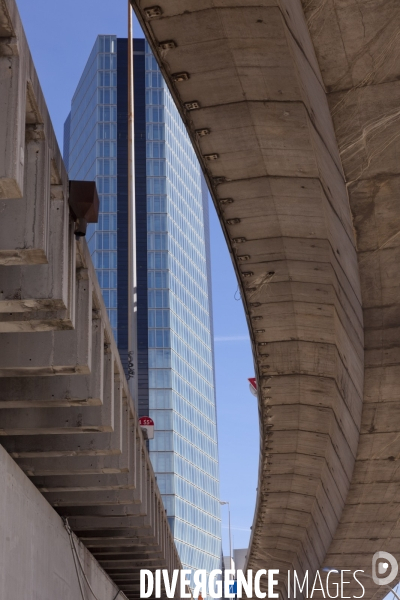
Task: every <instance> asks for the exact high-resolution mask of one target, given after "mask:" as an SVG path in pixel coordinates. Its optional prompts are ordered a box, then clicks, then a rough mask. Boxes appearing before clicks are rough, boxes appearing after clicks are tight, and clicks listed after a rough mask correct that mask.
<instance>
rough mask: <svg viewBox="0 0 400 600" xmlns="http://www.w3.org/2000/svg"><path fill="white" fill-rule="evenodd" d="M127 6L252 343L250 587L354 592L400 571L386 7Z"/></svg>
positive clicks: (393, 143)
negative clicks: (389, 569)
mask: <svg viewBox="0 0 400 600" xmlns="http://www.w3.org/2000/svg"><path fill="white" fill-rule="evenodd" d="M132 6H133V8H134V10H135V12H136V15H137V16H138V19H139V21H140V22H141V24H142V26H143V28H144V31H145V32H146V35H147V36H148V39H149V41H150V43H151V45H152V47H153V50H154V52H155V53H156V55H157V56H158V60H159V63H160V66H161V69H162V71H163V73H164V75H165V78H166V80H167V82H168V85H169V87H170V90H171V92H172V94H173V96H174V99H175V101H176V103H177V106H178V108H179V109H180V112H181V114H182V117H183V119H184V121H185V123H186V126H187V130H188V132H189V135H190V136H191V139H192V141H193V144H194V147H195V149H196V151H197V154H198V157H199V159H200V161H201V163H202V165H203V168H204V172H205V174H206V177H207V180H208V183H209V187H210V190H211V193H212V196H213V199H214V203H215V206H216V210H217V212H218V215H219V218H220V221H221V225H222V227H223V230H224V233H225V237H226V241H227V244H228V247H229V250H230V252H231V256H232V261H233V264H234V267H235V269H236V273H237V276H238V280H239V282H240V286H241V293H242V298H243V302H244V307H245V311H246V315H247V320H248V325H249V330H250V335H251V339H252V344H253V353H254V362H255V368H256V372H257V379H258V386H259V413H260V429H261V447H260V469H259V487H258V494H257V504H256V511H255V517H254V523H253V528H252V537H251V544H250V548H249V553H248V568H253V569H260V568H267V567H268V566H270V567H275V568H277V567H278V568H280V569H281V571H282V572H286V571H287V570H288V569H296V570H297V571H298V572H299V573H300V574H301V573H302V572H304V571H305V570H306V569H309V570H311V571H312V572H314V571H315V570H316V569H318V568H319V567H320V566H321V565H327V566H331V567H336V568H346V569H356V568H357V569H364V570H365V572H366V573H367V574H370V572H371V571H370V565H371V559H372V555H373V554H374V552H376V551H377V550H381V549H382V550H386V551H388V552H391V553H392V554H394V555H395V556H396V558H397V559H398V560H400V544H399V541H400V540H399V538H400V524H399V522H400V503H399V499H398V494H397V493H396V492H398V489H399V483H400V475H399V470H398V465H399V460H400V419H399V416H400V400H399V393H398V389H399V384H400V364H399V361H400V352H399V333H400V298H399V281H400V277H399V264H400V250H399V239H400V236H399V232H400V208H399V202H398V197H399V192H400V177H399V173H400V161H399V156H400V81H399V80H400V34H399V31H400V8H399V5H398V2H396V1H395V0H369V1H368V2H362V3H360V2H357V1H356V0H304V1H303V2H301V1H300V0H246V1H245V0H175V1H173V2H171V1H169V0H157V1H156V0H154V2H152V1H150V0H133V2H132ZM363 583H364V585H365V587H366V589H367V592H366V597H379V596H382V595H384V594H385V592H384V591H383V592H381V589H382V588H380V589H379V590H378V588H377V587H376V586H375V585H374V584H372V582H371V581H370V580H364V581H363ZM280 587H281V592H282V596H284V597H285V596H286V594H287V589H286V577H285V576H282V579H281V582H280ZM347 589H348V590H349V591H348V592H347V593H348V595H352V594H353V593H354V594H355V595H358V594H359V593H360V588H359V586H358V585H357V584H355V585H354V586H353V587H352V586H348V588H347Z"/></svg>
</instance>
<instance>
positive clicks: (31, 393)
mask: <svg viewBox="0 0 400 600" xmlns="http://www.w3.org/2000/svg"><path fill="white" fill-rule="evenodd" d="M93 316H94V317H95V318H94V319H93V320H92V362H91V368H90V375H54V376H52V377H18V378H14V377H4V378H3V380H2V382H1V387H0V410H1V409H2V408H50V407H60V408H62V407H68V406H86V405H87V406H98V405H101V404H103V386H104V351H105V349H104V323H103V322H102V321H101V319H100V318H97V317H98V315H97V314H95V315H93ZM113 385H114V384H113ZM106 393H108V394H110V392H109V390H106Z"/></svg>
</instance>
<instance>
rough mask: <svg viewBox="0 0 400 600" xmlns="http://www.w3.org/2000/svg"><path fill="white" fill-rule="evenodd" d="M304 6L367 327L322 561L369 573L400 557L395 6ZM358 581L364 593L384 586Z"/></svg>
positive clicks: (399, 129) (399, 128)
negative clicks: (353, 445) (339, 505)
mask: <svg viewBox="0 0 400 600" xmlns="http://www.w3.org/2000/svg"><path fill="white" fill-rule="evenodd" d="M303 6H304V10H305V16H306V19H307V23H308V27H309V31H310V34H311V39H312V41H313V44H314V47H315V52H316V56H317V59H318V63H319V65H320V68H321V73H322V77H323V82H324V85H325V88H326V90H327V96H328V102H329V107H330V111H331V114H332V118H333V124H334V128H335V133H336V138H337V142H338V145H339V150H340V156H341V160H342V164H343V168H344V172H345V177H346V185H347V189H348V193H349V200H350V207H351V211H352V214H353V221H354V229H355V233H356V240H357V250H358V263H359V270H360V278H361V294H362V305H363V317H364V332H365V384H364V404H363V412H362V421H361V431H360V442H359V445H358V450H357V458H356V464H355V469H354V474H353V478H352V482H351V487H350V491H349V494H348V496H347V500H346V504H345V508H344V511H343V514H342V518H341V521H340V524H339V527H338V528H337V530H336V533H335V536H334V539H333V543H332V545H331V547H330V548H329V551H328V553H327V555H326V557H325V564H327V565H332V566H337V567H339V568H340V567H342V568H349V569H351V568H353V567H354V568H358V569H364V570H365V571H366V572H367V573H368V572H370V565H371V557H372V555H373V554H374V553H375V552H376V551H377V550H386V551H387V552H391V553H392V554H394V556H395V557H396V559H397V560H400V549H399V548H400V546H399V538H400V524H399V522H400V518H399V517H400V508H399V504H398V499H397V496H398V489H399V484H400V476H399V473H398V461H399V456H400V444H399V433H398V431H399V425H398V424H399V413H400V401H399V386H400V348H399V331H400V302H399V297H400V296H399V286H400V278H399V271H398V265H399V262H400V238H399V233H400V210H399V203H398V198H399V192H400V163H399V159H398V156H399V151H400V144H399V136H400V82H399V79H400V62H399V57H400V37H399V28H400V11H399V5H398V2H396V1H394V0H386V1H384V0H371V1H369V2H367V3H366V2H364V3H363V2H361V3H360V2H359V3H355V2H353V1H351V0H344V1H341V2H337V1H334V0H325V1H324V2H315V1H311V2H309V1H307V2H306V1H304V2H303ZM363 583H364V585H365V587H366V597H367V596H369V597H372V595H373V594H374V597H379V596H383V595H385V593H386V592H385V591H384V590H382V592H380V593H379V591H378V593H377V592H376V590H377V588H376V586H375V585H374V584H373V583H372V581H370V580H368V579H366V580H365V582H363ZM351 593H352V591H351V586H349V592H348V595H350V594H351ZM354 593H357V592H354Z"/></svg>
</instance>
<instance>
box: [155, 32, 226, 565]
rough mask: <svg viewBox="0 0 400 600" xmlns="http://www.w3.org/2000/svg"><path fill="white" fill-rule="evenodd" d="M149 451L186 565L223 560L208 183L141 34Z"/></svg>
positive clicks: (216, 562)
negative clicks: (152, 424) (207, 225)
mask: <svg viewBox="0 0 400 600" xmlns="http://www.w3.org/2000/svg"><path fill="white" fill-rule="evenodd" d="M146 129H147V132H146V139H147V152H146V154H147V167H146V168H147V194H148V195H147V211H148V216H147V219H148V225H147V226H148V287H149V292H148V294H149V296H148V306H149V402H150V416H151V417H152V418H153V419H154V422H155V428H156V434H155V437H154V440H152V441H150V455H151V459H152V463H153V466H154V470H155V472H156V475H157V481H158V485H159V487H160V491H161V493H162V495H163V500H164V504H165V508H166V510H167V514H168V518H169V522H170V525H171V528H172V530H173V533H174V537H175V542H176V544H177V548H178V552H179V554H180V557H181V560H182V562H183V564H184V566H185V568H190V569H206V570H207V572H210V571H211V570H212V569H216V568H219V567H220V565H221V522H220V505H219V472H218V448H217V431H216V408H215V390H214V378H213V352H212V340H211V333H210V332H211V320H212V315H211V308H210V300H211V299H210V295H209V285H208V280H207V261H206V243H207V241H208V240H206V239H205V231H204V225H205V217H206V215H205V211H206V210H207V201H208V199H207V193H206V189H205V186H204V185H202V183H203V182H202V174H201V170H200V167H199V164H198V161H197V158H196V155H195V153H194V150H193V148H192V145H191V142H190V140H189V137H188V135H187V133H186V130H185V127H184V125H183V123H182V120H181V118H180V116H179V113H178V111H177V109H176V107H175V104H174V102H173V100H172V97H171V95H170V93H169V91H168V89H167V87H166V85H165V83H164V80H163V78H162V76H161V73H160V71H159V69H158V66H157V63H156V61H155V59H154V57H153V55H152V53H151V51H150V48H149V46H148V44H147V42H146Z"/></svg>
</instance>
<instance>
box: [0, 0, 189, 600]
mask: <svg viewBox="0 0 400 600" xmlns="http://www.w3.org/2000/svg"><path fill="white" fill-rule="evenodd" d="M78 200H80V198H78ZM0 444H1V446H3V448H4V449H3V448H0V475H1V476H2V480H1V483H0V514H1V519H0V534H1V535H0V557H2V558H1V559H0V563H1V564H2V569H1V570H0V597H1V598H10V599H11V598H17V597H19V598H28V597H29V598H33V597H35V598H44V597H46V598H50V597H54V598H55V597H59V598H60V599H61V598H62V599H66V598H67V597H68V598H72V597H74V598H78V594H79V587H78V581H77V577H78V579H79V577H80V578H81V579H82V586H83V589H84V590H86V591H85V597H86V594H88V596H87V597H89V595H90V593H89V591H88V590H87V585H86V583H85V581H84V580H83V579H84V576H86V577H87V578H88V585H90V584H91V585H92V586H94V593H95V594H96V597H97V598H98V600H109V599H110V598H111V597H116V591H117V592H118V589H119V590H121V591H123V592H124V593H125V596H123V594H122V593H121V594H120V596H119V597H121V598H122V597H123V598H128V599H134V598H137V597H139V571H140V569H141V568H150V569H158V568H162V569H168V570H169V571H171V570H173V569H178V568H181V563H180V560H179V557H178V553H177V550H176V548H175V545H174V541H173V537H172V533H171V530H170V528H169V525H168V521H167V515H166V512H165V509H164V505H163V502H162V498H161V495H160V492H159V489H158V486H157V481H156V478H155V475H154V472H153V469H152V466H151V462H150V458H149V454H148V451H147V448H146V442H145V440H144V438H143V435H142V432H141V428H140V426H139V423H138V416H137V412H136V410H135V406H134V401H133V398H132V396H131V393H130V388H129V386H128V382H127V380H126V379H125V375H124V371H123V368H122V364H121V360H120V357H119V354H118V349H117V346H116V343H115V341H114V337H113V333H112V329H111V326H110V323H109V320H108V316H107V310H106V308H105V306H104V302H103V299H102V294H101V290H100V287H99V284H98V281H97V277H96V273H95V270H94V267H93V264H92V261H91V258H90V255H89V250H88V247H87V244H86V242H85V240H82V238H81V239H80V240H79V241H78V240H76V239H75V237H74V222H73V218H72V215H71V211H70V206H69V181H68V176H67V173H66V170H65V167H64V164H63V161H62V158H61V154H60V151H59V148H58V145H57V141H56V138H55V135H54V131H53V128H52V124H51V121H50V117H49V114H48V111H47V107H46V103H45V100H44V97H43V94H42V91H41V88H40V84H39V81H38V78H37V74H36V71H35V68H34V65H33V61H32V57H31V55H30V52H29V48H28V45H27V41H26V38H25V34H24V32H23V28H22V24H21V21H20V17H19V14H18V10H17V6H16V3H15V1H14V0H0ZM5 450H6V451H7V452H8V454H9V455H10V456H11V457H12V459H14V461H15V462H13V461H12V460H11V458H10V456H8V455H7V453H6V452H5ZM15 463H17V465H18V466H19V467H20V469H21V470H22V471H23V473H22V472H21V471H20V470H19V469H18V467H17V466H16V465H15ZM27 477H29V479H30V480H31V482H32V483H33V484H34V485H35V486H36V487H37V488H38V489H39V491H40V492H41V493H42V494H43V496H44V498H45V499H46V500H47V501H48V503H46V502H45V501H44V500H43V498H42V497H39V498H38V493H37V490H36V489H34V488H33V486H32V484H31V483H30V482H29V481H28V479H27ZM51 506H53V507H54V509H55V510H56V511H57V513H58V514H59V515H60V516H62V517H64V518H67V519H68V522H69V527H70V528H71V529H72V530H73V531H74V532H75V534H76V535H77V536H78V537H79V539H80V541H82V542H83V544H84V545H85V546H86V548H87V549H88V550H84V549H83V547H82V546H79V551H76V553H75V554H76V556H75V554H74V555H72V554H71V547H70V542H69V536H68V535H67V532H66V531H65V530H64V529H63V526H62V522H61V520H60V518H59V517H58V516H57V514H56V513H55V512H54V511H53V509H52V508H51ZM18 511H20V513H19V512H18ZM32 520H33V522H32ZM10 536H11V537H10ZM70 537H71V540H74V539H75V538H74V537H73V535H72V534H71V536H70ZM10 540H11V541H10ZM71 543H72V541H71ZM89 551H90V552H89ZM73 556H74V560H72V559H73ZM79 556H80V558H79ZM93 557H94V558H93ZM75 558H76V559H77V561H78V559H79V560H80V561H81V562H82V563H83V564H84V568H83V571H84V570H85V568H86V571H87V572H86V573H81V572H80V571H79V568H78V566H77V565H78V562H76V563H75V567H76V569H78V570H77V573H74V562H75ZM95 559H96V560H97V562H96V560H95ZM98 563H99V564H100V566H101V567H102V569H104V571H106V573H107V574H108V576H109V577H111V578H112V580H113V583H111V582H110V580H109V579H108V578H107V577H106V575H105V574H104V572H103V570H102V569H101V568H100V567H99V564H98ZM71 573H72V575H71ZM76 576H77V577H76ZM71 577H72V578H73V579H71Z"/></svg>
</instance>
